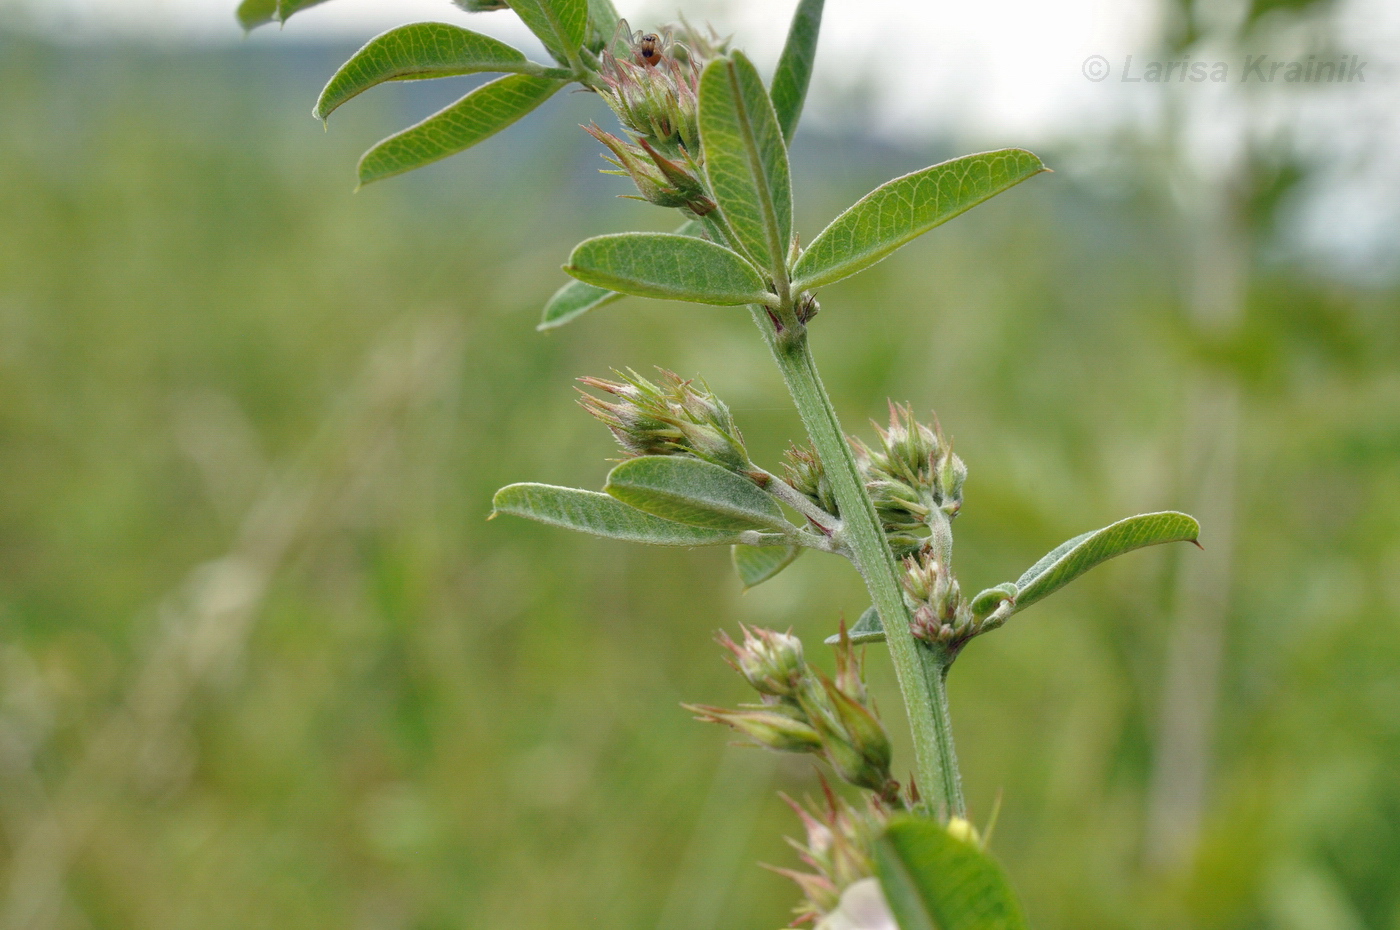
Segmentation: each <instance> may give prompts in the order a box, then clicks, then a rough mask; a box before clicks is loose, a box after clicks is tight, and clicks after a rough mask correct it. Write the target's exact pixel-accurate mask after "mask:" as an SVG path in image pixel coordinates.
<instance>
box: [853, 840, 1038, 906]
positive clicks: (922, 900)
mask: <svg viewBox="0 0 1400 930" xmlns="http://www.w3.org/2000/svg"><path fill="white" fill-rule="evenodd" d="M875 866H876V872H877V873H878V874H879V876H880V885H881V887H882V889H883V890H884V892H885V900H886V901H887V902H889V905H890V910H891V911H893V912H894V916H895V919H896V920H897V921H898V922H899V926H900V930H1027V925H1026V918H1025V917H1024V916H1023V915H1022V913H1021V907H1020V905H1019V904H1018V903H1017V901H1016V896H1015V894H1013V893H1012V891H1011V886H1010V885H1009V884H1008V883H1007V881H1006V876H1005V875H1003V874H1002V871H1001V866H999V865H997V863H996V860H994V859H992V857H991V856H990V855H988V854H987V853H986V852H984V851H983V850H981V849H979V848H978V847H977V846H975V845H973V844H972V843H969V842H967V841H965V840H961V839H957V838H955V837H953V836H952V835H950V834H949V833H948V831H947V829H945V828H944V827H943V826H942V825H941V824H939V823H937V822H935V821H932V820H922V819H915V818H912V817H908V818H905V819H902V820H898V821H895V822H894V823H892V824H890V826H889V828H888V829H886V830H885V832H884V834H883V835H882V836H881V837H880V838H879V839H878V840H876V842H875Z"/></svg>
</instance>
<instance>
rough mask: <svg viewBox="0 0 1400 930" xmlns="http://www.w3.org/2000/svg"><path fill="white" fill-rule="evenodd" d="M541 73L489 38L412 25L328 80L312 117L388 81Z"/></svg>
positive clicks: (377, 42) (378, 41)
mask: <svg viewBox="0 0 1400 930" xmlns="http://www.w3.org/2000/svg"><path fill="white" fill-rule="evenodd" d="M540 70H542V69H541V67H540V66H539V65H537V64H535V63H534V62H532V61H530V60H529V59H527V58H526V57H525V53H524V52H521V51H520V50H519V49H515V48H511V47H510V46H509V45H507V44H505V43H504V42H500V41H497V40H496V39H493V38H491V37H490V36H484V35H482V34H481V33H479V32H472V31H471V30H470V29H463V28H462V27H461V26H452V25H449V24H447V23H413V24H411V25H408V26H400V27H399V28H397V29H390V30H389V31H388V32H386V33H384V34H383V35H380V36H377V37H375V38H373V39H370V40H369V42H368V43H366V44H365V47H364V48H362V49H360V50H359V51H358V52H356V53H355V54H354V55H353V56H351V58H350V60H349V61H347V62H346V63H345V64H343V65H341V67H340V70H339V71H337V72H336V73H335V75H334V76H333V77H332V78H331V79H330V81H329V82H327V84H326V87H325V90H323V91H321V99H319V100H317V101H316V108H315V109H314V110H312V113H313V114H314V115H315V117H316V118H317V119H319V120H324V119H325V118H326V117H328V116H330V115H331V113H333V112H334V111H335V109H336V108H337V107H339V106H340V105H341V104H343V103H345V102H346V101H347V100H350V99H351V98H352V97H355V96H356V95H358V94H362V93H364V92H365V91H367V90H369V89H370V88H371V87H374V86H375V85H377V84H382V83H384V82H385V81H411V80H422V79H425V78H440V77H452V76H454V75H458V74H478V73H480V72H482V71H510V72H516V73H520V72H525V73H537V72H539V71H540Z"/></svg>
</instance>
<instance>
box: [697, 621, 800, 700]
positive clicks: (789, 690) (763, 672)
mask: <svg viewBox="0 0 1400 930" xmlns="http://www.w3.org/2000/svg"><path fill="white" fill-rule="evenodd" d="M743 630H744V642H743V644H742V645H741V644H739V643H736V642H734V640H732V639H730V638H729V635H728V634H727V633H724V632H723V631H721V632H720V633H719V636H718V637H717V638H718V640H719V643H720V645H721V646H723V647H724V648H726V649H728V650H729V652H730V653H731V658H730V664H731V665H733V666H734V668H735V669H736V670H738V672H739V674H741V675H743V676H744V678H745V680H747V681H748V683H749V684H751V685H753V687H754V690H756V691H758V692H759V693H760V694H770V695H773V696H774V697H793V696H795V695H796V693H797V689H798V685H799V684H800V682H801V681H802V678H803V675H804V674H805V673H806V670H807V663H806V661H805V660H804V659H803V657H802V640H800V639H798V638H797V637H796V636H793V635H792V634H791V633H779V632H777V631H776V630H765V629H763V628H761V627H759V628H754V629H750V628H748V627H744V628H743Z"/></svg>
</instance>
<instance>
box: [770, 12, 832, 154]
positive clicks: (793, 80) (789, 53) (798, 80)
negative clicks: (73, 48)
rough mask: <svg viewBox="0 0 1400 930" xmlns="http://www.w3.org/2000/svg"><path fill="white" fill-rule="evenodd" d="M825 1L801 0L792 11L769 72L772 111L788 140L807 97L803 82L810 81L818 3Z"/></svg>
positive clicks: (818, 26)
mask: <svg viewBox="0 0 1400 930" xmlns="http://www.w3.org/2000/svg"><path fill="white" fill-rule="evenodd" d="M824 3H825V0H801V2H800V3H798V4H797V12H796V13H794V14H792V25H791V26H790V27H788V35H787V43H786V44H785V45H784V46H783V54H782V57H780V58H779V59H778V70H776V71H774V72H773V89H772V91H770V96H771V97H772V98H773V112H774V113H776V114H777V117H778V125H779V126H780V127H781V128H782V130H783V138H784V139H785V140H786V141H788V142H791V141H792V134H793V133H794V132H796V131H797V121H798V119H799V118H801V116H802V104H803V103H804V102H806V100H807V85H808V84H809V83H811V80H812V65H813V64H814V63H815V62H816V60H817V36H818V35H819V34H820V33H821V28H822V5H823V4H824Z"/></svg>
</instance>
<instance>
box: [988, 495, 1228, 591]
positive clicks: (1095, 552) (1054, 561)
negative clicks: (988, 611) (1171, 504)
mask: <svg viewBox="0 0 1400 930" xmlns="http://www.w3.org/2000/svg"><path fill="white" fill-rule="evenodd" d="M1200 533H1201V525H1200V524H1199V523H1197V522H1196V520H1195V518H1194V517H1190V516H1187V515H1186V514H1184V513H1176V512H1175V511H1166V512H1164V513H1145V514H1139V515H1138V516H1136V517H1129V518H1128V519H1126V520H1119V521H1118V522H1117V523H1114V524H1111V525H1110V526H1106V527H1104V528H1103V529H1101V530H1094V531H1092V532H1089V533H1083V534H1081V535H1079V536H1076V537H1074V538H1073V539H1070V540H1067V541H1065V542H1063V543H1061V544H1060V545H1058V546H1056V547H1055V548H1054V549H1052V550H1051V551H1050V552H1049V553H1048V554H1047V555H1046V556H1045V557H1044V558H1042V559H1041V560H1040V561H1039V562H1036V563H1035V564H1034V565H1032V566H1031V567H1030V568H1029V569H1027V570H1026V573H1025V574H1024V575H1022V576H1021V577H1020V578H1019V579H1017V581H1016V610H1017V611H1018V612H1019V611H1022V610H1025V609H1026V608H1027V607H1029V606H1030V605H1032V604H1034V603H1035V602H1036V601H1038V600H1040V599H1041V598H1043V597H1046V596H1047V595H1050V594H1053V593H1054V592H1056V591H1058V590H1059V589H1060V588H1063V587H1064V586H1065V585H1067V584H1069V583H1070V582H1071V581H1073V580H1074V579H1076V578H1078V577H1079V576H1080V575H1082V574H1084V573H1085V572H1087V571H1088V570H1089V569H1091V568H1093V567H1094V566H1095V565H1098V564H1099V563H1101V562H1106V561H1108V560H1109V559H1111V558H1113V557H1114V556H1116V555H1122V554H1123V553H1125V552H1131V551H1132V550H1134V549H1141V548H1143V547H1144V546H1155V545H1158V544H1160V543H1169V542H1195V541H1196V538H1197V537H1198V536H1199V535H1200Z"/></svg>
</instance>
